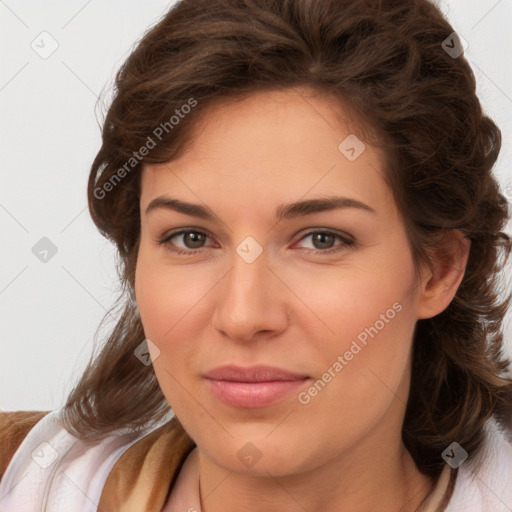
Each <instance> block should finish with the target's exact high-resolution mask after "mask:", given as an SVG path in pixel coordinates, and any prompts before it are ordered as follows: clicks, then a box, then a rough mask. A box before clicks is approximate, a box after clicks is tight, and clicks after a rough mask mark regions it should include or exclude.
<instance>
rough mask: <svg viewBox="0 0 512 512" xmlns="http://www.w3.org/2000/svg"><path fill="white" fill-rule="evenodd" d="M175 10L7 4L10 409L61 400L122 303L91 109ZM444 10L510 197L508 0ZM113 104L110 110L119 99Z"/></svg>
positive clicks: (123, 2)
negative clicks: (96, 201) (96, 190)
mask: <svg viewBox="0 0 512 512" xmlns="http://www.w3.org/2000/svg"><path fill="white" fill-rule="evenodd" d="M172 3H173V2H169V1H163V0H162V1H158V0H151V1H145V2H140V1H138V2H136V1H135V0H130V1H127V0H110V1H109V2H108V3H107V2H99V1H98V0H89V1H88V2H87V1H84V0H74V1H67V2H63V1H61V2H51V3H50V2H36V1H35V0H31V1H20V0H18V1H16V0H5V1H3V0H0V63H1V66H0V120H1V121H0V139H1V153H0V169H1V170H0V172H1V179H2V185H1V188H0V234H1V240H2V244H1V248H2V251H1V255H2V259H1V265H0V322H1V324H0V325H1V326H2V330H1V341H0V343H1V345H0V351H1V353H0V408H1V409H3V410H50V409H54V408H57V407H60V406H61V405H63V403H64V400H65V397H66V395H67V393H68V392H69V391H70V389H71V387H72V384H73V383H74V382H75V380H76V379H77V378H78V376H79V375H80V372H81V370H82V369H83V368H84V366H85V363H86V362H87V360H88V357H89V355H90V353H91V351H92V348H93V334H94V331H95V329H96V327H97V326H98V324H99V322H100V320H101V318H102V317H103V315H104V314H105V312H106V310H107V309H109V307H110V306H111V304H112V303H113V301H114V299H115V297H116V292H117V290H118V282H117V276H116V272H115V266H114V263H115V259H114V255H115V253H114V250H113V247H111V246H110V245H109V244H108V243H107V242H106V241H105V240H104V239H103V238H102V237H101V236H100V234H99V233H98V232H97V230H96V228H95V226H94V225H93V223H92V221H91V220H90V217H89V214H88V211H87V206H86V205H87V201H86V180H87V176H88V173H89V169H90V165H91V163H92V160H93V158H94V157H95V155H96V152H97V150H98V149H99V147H100V130H99V127H98V122H97V119H98V120H99V121H101V119H102V117H101V112H102V107H101V105H99V107H98V108H95V104H96V101H97V97H98V95H99V94H100V92H101V91H102V89H103V88H104V87H106V90H107V91H109V87H110V85H111V82H112V79H113V77H114V73H115V71H116V70H117V69H118V67H119V65H120V64H121V63H122V62H123V60H124V59H125V58H126V56H127V55H128V54H129V52H130V50H131V49H132V48H133V46H134V44H135V43H136V41H137V40H138V39H139V37H140V36H141V35H142V34H143V33H144V32H145V31H146V30H147V28H148V27H149V26H150V25H152V24H154V23H155V22H156V21H157V19H158V18H159V17H160V16H161V15H162V14H163V13H164V12H166V10H167V9H168V7H169V6H170V5H171V4H172ZM440 5H441V7H442V9H443V10H444V12H446V13H447V15H448V17H449V19H450V21H451V22H452V25H453V26H454V28H455V29H456V31H457V32H458V33H459V34H460V35H461V36H462V37H463V38H464V39H465V40H466V41H467V43H468V48H467V50H466V56H468V58H469V59H470V62H471V63H472V67H473V70H474V71H475V74H476V77H477V81H478V92H479V96H480V98H481V101H482V104H483V105H484V108H485V110H486V111H487V112H488V114H490V115H491V117H492V118H493V119H494V120H495V122H496V123H497V124H498V126H500V128H501V129H502V133H503V146H504V147H503V150H502V153H501V156H500V159H499V162H498V165H497V167H496V170H495V172H496V174H497V175H498V177H499V179H500V181H501V183H502V185H503V189H504V190H505V193H506V195H507V196H508V198H509V199H512V173H511V160H512V158H511V156H512V140H511V137H512V115H511V114H512V71H511V68H510V52H511V51H512V31H511V29H510V27H511V26H512V1H510V0H450V1H443V2H441V3H440ZM42 32H48V33H49V34H50V35H51V36H46V35H43V36H41V35H40V34H41V33H42ZM51 38H53V39H54V40H55V41H56V43H52V39H51ZM41 41H43V42H41ZM31 44H33V45H34V46H36V45H37V46H36V47H38V48H39V49H38V51H39V52H44V51H49V50H50V49H51V44H58V48H57V49H56V51H55V52H54V53H53V54H52V55H50V56H49V57H48V58H46V59H43V58H41V57H40V56H39V55H38V53H36V51H34V49H33V48H32V47H31ZM105 98H106V100H107V103H108V100H109V98H110V94H108V93H107V94H106V96H105ZM508 232H509V233H510V232H511V230H510V228H509V229H508ZM43 237H48V238H49V239H50V240H51V241H52V242H53V244H55V246H56V247H57V249H58V252H57V253H56V254H55V256H53V257H52V258H51V259H49V261H47V262H46V263H43V262H41V261H40V260H39V259H38V258H36V256H35V255H34V254H33V253H32V247H33V246H34V245H35V244H36V243H37V242H38V241H39V240H40V239H41V238H43ZM508 275H510V273H508V274H507V280H508ZM509 324H510V322H509V319H507V327H506V332H507V340H508V341H507V344H508V345H507V351H508V353H509V354H512V342H511V340H510V338H511V337H510V333H511V329H510V328H509Z"/></svg>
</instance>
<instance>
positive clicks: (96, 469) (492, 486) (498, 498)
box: [0, 409, 512, 512]
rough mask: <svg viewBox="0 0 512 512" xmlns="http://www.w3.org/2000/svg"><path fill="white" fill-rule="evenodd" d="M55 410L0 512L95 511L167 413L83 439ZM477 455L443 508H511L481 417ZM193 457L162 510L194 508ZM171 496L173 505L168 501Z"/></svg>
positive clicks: (26, 453) (508, 452) (508, 453)
mask: <svg viewBox="0 0 512 512" xmlns="http://www.w3.org/2000/svg"><path fill="white" fill-rule="evenodd" d="M59 412H60V411H59V410H58V409H57V410H54V411H51V412H50V413H48V414H47V415H46V416H44V417H43V418H42V419H41V420H40V421H39V422H38V423H37V424H36V425H35V426H34V427H33V428H32V429H31V430H30V432H29V433H28V435H27V436H26V437H25V439H24V440H23V442H22V443H21V445H20V446H19V448H18V450H17V451H16V453H15V454H14V457H13V458H12V460H11V462H10V464H9V466H8V467H7V470H6V472H5V474H4V476H3V477H2V480H1V481H0V511H1V512H20V511H23V512H43V511H44V512H69V511H70V510H76V511H78V510H79V511H80V512H97V506H98V503H99V501H100V497H101V493H102V490H103V486H104V485H105V482H106V480H107V477H108V475H109V473H110V471H111V469H112V467H113V466H114V464H115V463H116V462H117V460H118V459H119V458H120V457H121V455H122V454H123V453H124V452H125V451H126V450H127V449H128V448H129V447H130V446H132V445H133V444H134V443H135V442H137V441H138V440H139V439H141V438H142V437H144V436H146V435H147V434H149V433H150V432H152V431H153V430H155V429H156V428H158V427H159V426H161V425H162V424H164V423H166V422H167V421H169V419H170V418H165V419H164V420H162V421H161V422H160V423H159V424H157V425H155V426H154V427H152V428H149V429H146V430H144V431H143V432H140V433H138V434H133V433H130V432H129V431H128V430H127V429H126V430H119V431H117V432H116V433H115V434H112V435H111V436H109V437H108V438H106V439H104V440H102V441H100V442H94V443H86V442H83V441H80V440H79V439H77V438H76V437H75V436H73V435H71V434H70V433H68V432H67V431H66V430H65V429H64V427H63V426H62V424H61V423H60V420H59ZM482 457H483V463H482V466H481V468H480V470H479V471H478V473H477V474H473V467H472V465H471V463H469V462H467V463H466V462H464V463H462V465H461V466H460V467H459V472H458V475H457V480H456V483H455V489H454V491H453V495H452V498H451V500H450V503H449V505H448V506H447V508H446V509H445V512H461V511H464V512H511V511H512V444H510V442H508V441H507V440H506V439H505V437H504V436H503V434H502V433H501V432H500V431H499V430H498V428H497V426H496V424H495V422H494V421H489V422H487V423H486V442H485V446H484V452H483V454H482ZM196 459H197V454H196V450H193V451H192V452H191V453H190V454H189V457H188V458H187V461H186V464H184V466H183V467H182V471H181V472H180V475H179V477H178V480H177V482H176V486H175V488H174V489H173V492H172V493H171V500H170V503H168V504H167V505H166V506H165V508H164V510H165V511H166V512H167V511H174V510H178V509H180V512H181V507H179V506H178V503H179V502H180V501H181V499H180V498H181V496H183V497H184V495H186V496H187V503H188V506H190V503H191V502H190V501H189V499H190V498H189V497H190V496H191V495H192V497H193V500H194V507H195V509H196V510H197V511H198V512H200V510H201V509H200V498H199V486H198V485H197V480H194V479H193V478H185V476H186V474H185V473H187V472H188V473H187V474H195V473H196V472H197V460H196ZM185 483H187V484H186V485H185ZM187 486H188V488H185V487H187ZM173 502H174V503H176V505H177V506H178V509H176V508H175V507H174V506H172V507H170V505H171V503H173ZM185 510H186V509H185Z"/></svg>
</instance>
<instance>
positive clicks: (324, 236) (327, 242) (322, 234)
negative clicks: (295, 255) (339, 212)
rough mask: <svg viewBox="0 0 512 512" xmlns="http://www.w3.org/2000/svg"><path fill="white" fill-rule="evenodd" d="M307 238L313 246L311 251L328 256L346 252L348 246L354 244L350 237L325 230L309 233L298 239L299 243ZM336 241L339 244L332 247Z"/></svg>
mask: <svg viewBox="0 0 512 512" xmlns="http://www.w3.org/2000/svg"><path fill="white" fill-rule="evenodd" d="M307 238H311V241H312V244H313V247H312V248H311V250H312V251H316V252H319V253H321V254H330V253H333V252H339V251H343V250H346V249H347V247H348V246H351V245H353V244H354V242H355V241H354V239H353V238H352V237H351V236H350V235H347V234H343V235H341V234H339V233H335V232H333V231H326V230H318V231H311V232H309V233H307V234H305V235H304V236H303V237H302V238H301V239H300V241H302V240H305V239H307ZM336 240H339V241H340V243H339V244H337V245H333V244H335V242H336ZM307 249H309V248H307Z"/></svg>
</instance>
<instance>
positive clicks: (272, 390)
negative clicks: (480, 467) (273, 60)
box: [135, 90, 421, 476]
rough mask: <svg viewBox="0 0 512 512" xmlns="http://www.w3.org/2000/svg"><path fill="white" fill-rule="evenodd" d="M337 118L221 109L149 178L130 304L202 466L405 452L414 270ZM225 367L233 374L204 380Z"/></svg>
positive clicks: (299, 99)
mask: <svg viewBox="0 0 512 512" xmlns="http://www.w3.org/2000/svg"><path fill="white" fill-rule="evenodd" d="M333 101H334V100H332V99H327V98H319V97H317V98H312V97H307V96H303V95H301V94H299V93H298V92H297V91H293V90H289V91H286V92H264V93H258V94H254V95H252V96H250V97H248V98H246V99H245V100H243V101H238V102H226V103H223V104H219V105H217V106H215V107H212V108H211V109H210V110H209V111H208V113H207V115H206V117H205V118H204V120H203V122H201V124H200V129H198V130H197V131H196V133H195V137H194V142H193V144H192V146H191V147H190V150H189V151H187V152H186V153H184V154H183V155H182V156H181V157H180V158H179V159H177V160H174V161H172V162H169V163H166V164H159V165H145V168H144V171H143V176H142V191H141V198H140V209H141V240H140V249H139V254H138V263H137V270H136V283H135V291H136V298H137V303H138V307H139V311H140V315H141V320H142V323H143V326H144V330H145V334H146V337H147V339H148V340H150V343H149V347H150V351H151V355H152V358H153V364H154V369H155V372H156V375H157V378H158V381H159V383H160V386H161V388H162V391H163V393H164V394H165V396H166V398H167V400H168V402H169V404H170V405H171V406H172V408H173V410H174V412H175V414H176V416H177V417H178V419H179V420H180V422H181V423H182V425H183V426H184V428H185V429H186V431H187V432H188V434H189V435H190V436H191V437H192V439H193V440H194V441H195V442H196V444H197V445H198V447H199V450H200V453H201V454H202V456H203V457H207V458H208V459H209V460H210V461H212V463H214V464H217V465H219V466H222V467H223V468H225V469H228V470H230V471H236V472H239V473H243V472H245V473H251V474H266V472H269V473H270V474H272V475H274V476H277V475H286V474H292V473H297V472H303V471H305V470H306V469H307V470H311V469H312V468H314V467H319V466H320V465H323V464H326V463H329V462H330V461H332V460H333V459H334V458H337V457H338V458H339V457H343V456H348V455H349V454H350V453H355V451H358V452H359V453H360V454H364V455H361V456H360V458H359V460H360V463H361V464H366V465H367V464H371V463H372V460H374V459H375V458H376V457H380V456H381V455H382V454H383V453H384V452H385V451H386V449H387V447H388V446H392V445H393V446H394V445H395V444H396V443H398V442H400V431H401V426H402V423H403V416H404V411H405V404H406V402H407V397H408V392H409V383H410V381H409V376H410V362H411V341H412V335H413V330H414V326H415V323H416V321H417V319H418V318H419V317H420V316H421V311H420V306H419V304H420V302H419V299H418V291H417V287H416V286H415V285H416V281H415V273H414V266H413V261H412V256H411V252H410V249H409V245H408V242H407V238H406V233H405V231H404V226H403V224H402V221H401V219H400V217H399V214H398V211H397V208H396V204H395V202H394V199H393V196H392V192H391V190H390V189H389V188H388V187H387V186H386V184H385V182H384V179H383V167H382V159H381V158H382V156H381V155H380V154H379V152H378V151H377V150H376V149H375V148H374V147H372V146H370V145H369V144H366V147H364V146H363V145H362V143H361V142H360V141H359V140H358V139H357V138H356V137H355V136H354V135H353V134H354V133H355V128H354V127H352V128H350V127H348V126H347V125H346V123H345V122H343V121H342V120H340V119H339V117H336V115H335V109H334V106H335V104H334V103H333ZM351 134H352V135H351ZM347 137H348V138H347ZM334 196H336V197H339V198H343V199H340V200H339V202H338V203H337V204H335V205H334V206H335V207H331V208H327V207H326V206H325V204H324V203H314V201H324V200H325V199H326V198H328V197H334ZM157 198H159V201H158V204H157V203H155V202H154V201H155V200H156V199H157ZM171 199H172V200H173V201H176V202H177V201H179V202H180V203H187V204H188V203H191V204H193V205H195V207H188V208H187V209H188V211H189V213H188V214H187V213H185V212H184V211H178V209H179V208H177V209H175V208H172V207H171ZM166 201H167V206H165V202H166ZM312 201H313V202H312ZM176 202H175V203H174V204H178V203H176ZM302 202H304V203H305V206H303V207H298V206H294V207H290V206H289V205H291V204H293V203H302ZM315 204H317V206H318V205H320V206H319V207H318V208H316V211H315V208H313V207H314V206H315ZM150 205H153V206H152V207H151V208H150V209H149V211H147V210H148V206H150ZM322 205H323V206H322ZM205 210H206V211H208V212H211V216H210V217H207V216H206V215H202V214H201V215H199V214H197V215H194V214H193V213H194V211H195V212H196V213H198V212H204V211H205ZM182 231H184V232H185V233H184V234H183V233H181V234H180V233H179V232H182ZM315 233H316V234H315ZM173 234H174V236H172V235H173ZM162 240H166V242H165V243H160V242H161V241H162ZM179 251H183V252H182V253H180V252H179ZM259 365H265V366H270V367H274V369H277V370H276V372H277V373H276V372H272V371H270V370H269V371H268V372H266V371H258V369H257V368H254V367H256V366H259ZM225 366H235V367H238V370H237V369H236V368H235V370H234V371H231V372H230V371H226V372H225V373H222V372H220V373H217V374H215V373H211V372H212V371H213V370H215V369H218V368H221V367H225ZM251 369H252V370H255V371H254V372H251V371H250V370H251ZM284 372H289V374H286V373H284ZM207 374H209V377H210V378H208V376H207ZM290 374H291V375H290ZM279 379H281V380H279ZM255 380H258V381H259V382H255ZM235 381H236V382H235ZM361 457H362V458H361Z"/></svg>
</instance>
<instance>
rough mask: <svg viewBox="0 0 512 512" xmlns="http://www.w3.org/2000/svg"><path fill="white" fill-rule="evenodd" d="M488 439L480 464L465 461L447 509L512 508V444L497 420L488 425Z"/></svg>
mask: <svg viewBox="0 0 512 512" xmlns="http://www.w3.org/2000/svg"><path fill="white" fill-rule="evenodd" d="M486 427H487V428H486V440H485V445H484V448H483V450H482V453H481V456H480V457H479V459H478V464H475V465H473V464H470V463H462V465H461V466H460V467H459V469H458V475H457V480H456V483H455V489H454V491H453V495H452V498H451V500H450V503H449V506H448V508H446V512H455V511H459V510H479V511H482V512H510V510H512V443H511V439H510V435H508V436H507V434H505V433H504V432H503V431H501V430H500V429H499V427H498V426H497V424H496V423H495V422H494V421H490V422H488V424H487V425H486Z"/></svg>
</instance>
